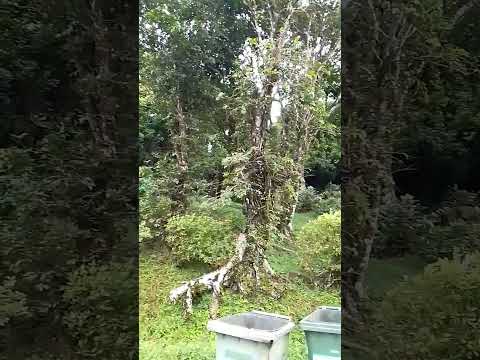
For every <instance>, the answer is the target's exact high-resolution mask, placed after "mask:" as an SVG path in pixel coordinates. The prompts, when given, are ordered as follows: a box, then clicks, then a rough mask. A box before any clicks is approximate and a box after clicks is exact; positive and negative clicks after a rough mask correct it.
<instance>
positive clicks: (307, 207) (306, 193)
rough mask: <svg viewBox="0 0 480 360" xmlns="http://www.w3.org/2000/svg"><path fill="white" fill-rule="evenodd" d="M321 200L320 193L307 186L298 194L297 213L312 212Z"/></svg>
mask: <svg viewBox="0 0 480 360" xmlns="http://www.w3.org/2000/svg"><path fill="white" fill-rule="evenodd" d="M320 200H321V197H320V194H319V193H318V191H317V190H315V188H313V187H312V186H307V187H305V188H303V189H302V190H300V191H299V193H298V202H297V211H298V212H307V211H312V210H314V209H315V207H316V206H317V205H318V203H319V202H320Z"/></svg>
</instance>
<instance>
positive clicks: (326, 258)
mask: <svg viewBox="0 0 480 360" xmlns="http://www.w3.org/2000/svg"><path fill="white" fill-rule="evenodd" d="M340 223H341V218H340V212H339V211H336V212H332V213H325V214H323V215H320V216H318V217H317V218H316V219H314V220H312V221H310V222H308V223H307V224H306V225H305V226H304V227H303V228H302V230H301V231H300V232H299V234H298V236H297V237H296V240H295V243H296V246H297V248H298V252H299V256H300V258H301V266H302V268H303V270H304V271H305V273H306V274H307V275H308V276H309V277H311V278H312V279H313V280H314V282H315V283H320V284H323V285H327V286H330V285H332V284H334V283H337V282H338V281H339V280H340V271H341V267H340V260H341V241H340Z"/></svg>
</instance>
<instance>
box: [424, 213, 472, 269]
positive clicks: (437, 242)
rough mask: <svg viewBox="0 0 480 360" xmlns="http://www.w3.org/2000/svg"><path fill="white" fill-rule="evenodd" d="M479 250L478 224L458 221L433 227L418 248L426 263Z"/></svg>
mask: <svg viewBox="0 0 480 360" xmlns="http://www.w3.org/2000/svg"><path fill="white" fill-rule="evenodd" d="M479 248H480V224H475V223H466V222H463V221H458V222H456V223H453V224H450V225H447V226H440V225H437V226H434V227H433V228H432V229H431V230H430V232H429V233H428V234H427V235H426V236H425V238H424V239H423V240H422V242H421V243H420V244H419V246H418V251H419V254H420V256H421V257H423V258H424V259H425V260H427V261H435V260H437V259H440V258H449V259H452V258H453V256H454V254H455V253H457V254H468V253H471V252H473V251H475V250H476V249H479Z"/></svg>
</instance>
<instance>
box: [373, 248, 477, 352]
mask: <svg viewBox="0 0 480 360" xmlns="http://www.w3.org/2000/svg"><path fill="white" fill-rule="evenodd" d="M479 298H480V255H479V254H478V253H477V254H475V255H472V256H468V257H467V259H465V260H464V261H460V260H459V259H455V260H440V261H438V262H437V263H435V264H432V265H430V266H428V267H427V268H426V270H425V272H424V273H423V274H422V275H419V276H417V277H415V278H414V279H413V280H411V281H409V282H406V283H403V284H401V285H400V286H398V287H396V288H395V289H393V290H391V291H390V292H388V293H387V296H386V297H385V299H384V300H383V302H382V303H381V305H380V307H378V308H377V310H376V311H375V315H374V317H375V319H373V321H370V322H369V323H370V324H371V328H370V329H371V334H370V335H369V337H370V339H371V340H372V341H373V344H374V348H376V349H380V351H379V353H378V357H377V358H378V359H405V360H409V359H411V360H414V359H415V360H437V359H478V357H479V353H480V342H479V341H478V334H479V333H480V303H479V302H478V299H479Z"/></svg>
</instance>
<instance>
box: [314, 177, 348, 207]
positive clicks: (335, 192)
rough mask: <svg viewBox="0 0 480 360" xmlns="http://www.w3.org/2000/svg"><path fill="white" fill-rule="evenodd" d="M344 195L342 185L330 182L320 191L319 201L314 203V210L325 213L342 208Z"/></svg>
mask: <svg viewBox="0 0 480 360" xmlns="http://www.w3.org/2000/svg"><path fill="white" fill-rule="evenodd" d="M341 200H342V195H341V191H340V186H339V185H336V184H330V185H328V186H327V188H326V189H325V190H324V191H322V192H321V193H320V196H319V198H318V200H317V203H316V204H315V205H314V210H315V212H317V213H318V214H324V213H328V212H332V211H337V210H340V209H341V206H342V204H341Z"/></svg>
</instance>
